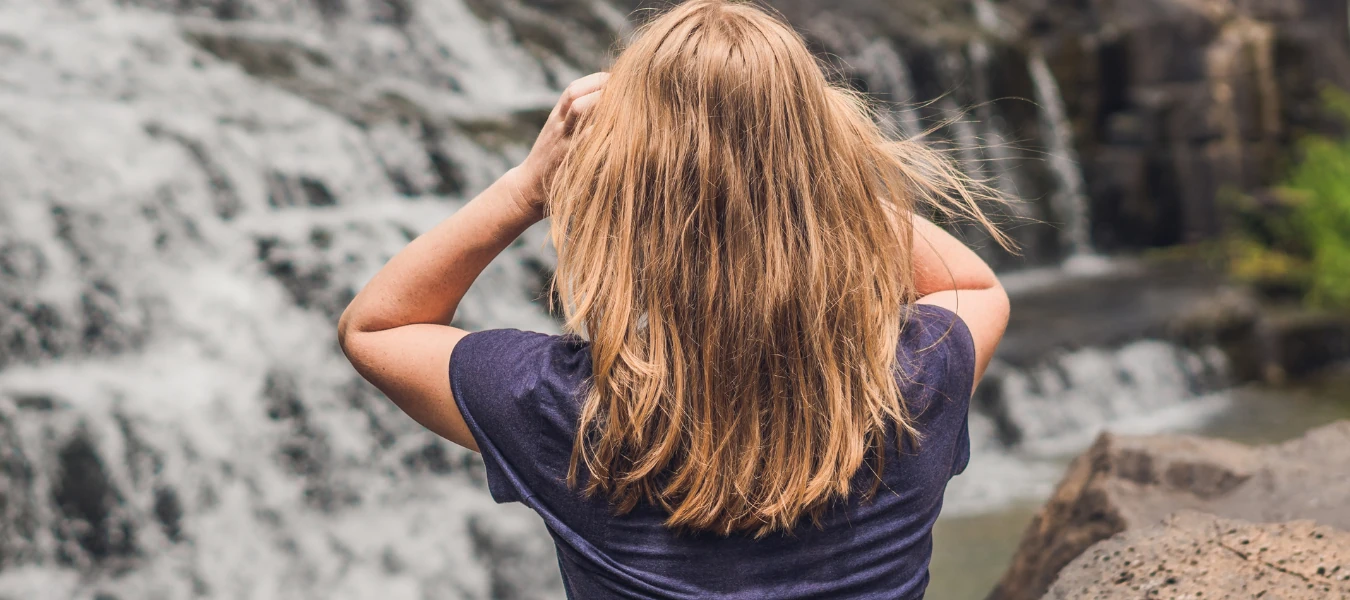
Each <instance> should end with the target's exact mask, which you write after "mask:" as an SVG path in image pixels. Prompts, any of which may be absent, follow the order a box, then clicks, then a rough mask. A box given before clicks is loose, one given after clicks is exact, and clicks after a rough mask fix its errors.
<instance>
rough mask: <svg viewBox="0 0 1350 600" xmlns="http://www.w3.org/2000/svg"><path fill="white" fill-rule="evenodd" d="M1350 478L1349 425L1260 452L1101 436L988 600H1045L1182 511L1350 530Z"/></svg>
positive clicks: (1203, 442)
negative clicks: (1108, 552) (1123, 540)
mask: <svg viewBox="0 0 1350 600" xmlns="http://www.w3.org/2000/svg"><path fill="white" fill-rule="evenodd" d="M1347 472H1350V421H1342V422H1340V423H1336V424H1333V425H1328V426H1326V427H1322V428H1320V429H1315V430H1313V431H1311V432H1309V433H1308V434H1307V435H1305V436H1304V437H1303V438H1300V439H1297V440H1293V441H1290V442H1287V443H1284V444H1280V445H1275V446H1264V447H1255V448H1253V447H1248V446H1243V445H1241V444H1236V443H1232V442H1226V441H1222V440H1208V439H1203V438H1198V437H1190V436H1149V437H1120V436H1113V435H1110V434H1105V435H1103V436H1102V437H1101V438H1099V439H1098V441H1097V443H1096V444H1094V445H1093V446H1092V448H1091V449H1089V450H1088V451H1087V452H1085V453H1084V454H1083V455H1081V456H1079V457H1078V458H1077V459H1075V460H1074V462H1073V464H1072V465H1071V466H1070V467H1069V472H1068V474H1067V475H1065V477H1064V480H1063V481H1061V482H1060V484H1059V487H1058V489H1056V491H1055V494H1054V495H1053V496H1052V497H1051V499H1050V501H1049V502H1047V503H1046V505H1045V506H1044V507H1043V508H1042V509H1041V511H1040V512H1039V513H1038V514H1037V515H1036V517H1035V519H1034V520H1033V521H1032V523H1031V525H1030V526H1028V527H1027V530H1026V532H1025V533H1024V534H1023V537H1022V542H1021V545H1020V546H1019V547H1018V551H1017V555H1016V556H1015V557H1014V559H1013V564H1012V565H1011V566H1010V567H1009V569H1008V571H1007V572H1006V573H1005V574H1004V576H1003V579H1002V580H1001V581H1000V582H999V584H998V587H997V588H996V589H995V590H994V591H993V593H991V594H990V596H989V598H990V599H991V600H1021V599H1033V598H1039V597H1041V596H1042V594H1044V593H1045V592H1046V590H1047V589H1049V588H1050V585H1051V584H1052V583H1053V582H1054V581H1055V579H1056V577H1059V576H1060V574H1061V573H1067V572H1068V571H1065V570H1064V569H1065V565H1067V564H1069V563H1070V562H1071V561H1073V560H1074V559H1075V558H1077V557H1079V556H1080V555H1082V554H1083V553H1084V551H1086V550H1087V549H1088V548H1089V547H1092V546H1093V545H1094V544H1096V543H1098V542H1100V541H1102V540H1105V539H1107V538H1110V537H1111V536H1114V535H1116V534H1118V533H1121V532H1135V531H1137V530H1140V529H1143V528H1147V527H1151V526H1153V525H1155V524H1157V523H1159V522H1161V521H1162V520H1163V519H1164V518H1166V517H1168V516H1169V515H1172V514H1173V513H1176V512H1177V511H1180V510H1196V511H1203V512H1205V513H1210V514H1213V515H1218V516H1220V517H1225V518H1236V519H1245V520H1249V521H1256V522H1264V523H1279V522H1285V521H1292V520H1297V519H1311V520H1313V521H1316V522H1317V523H1319V524H1321V525H1327V526H1331V527H1337V528H1341V529H1350V509H1347V506H1350V481H1347V480H1346V478H1345V473H1347ZM1290 527H1295V526H1292V525H1291V526H1290ZM1128 535H1130V536H1134V535H1136V534H1134V533H1130V534H1128ZM1128 539H1136V538H1135V537H1129V538H1128ZM1159 552H1163V553H1164V554H1165V553H1166V552H1172V550H1166V551H1165V552H1164V551H1163V550H1159ZM1327 568H1328V569H1329V568H1331V566H1330V565H1328V566H1327ZM1216 576H1217V575H1216ZM1132 591H1133V590H1132ZM1134 592H1135V593H1136V595H1135V596H1133V597H1138V595H1137V594H1138V592H1137V591H1134ZM1055 597H1056V598H1058V597H1066V598H1067V597H1084V598H1087V597H1099V596H1091V595H1089V596H1055ZM1100 597H1102V598H1112V597H1116V596H1109V595H1108V596H1100ZM1166 597H1173V596H1172V595H1170V594H1169V595H1168V596H1166ZM1177 597H1181V596H1177ZM1219 597H1225V596H1219ZM1241 597H1247V596H1241ZM1275 597H1285V596H1275ZM1318 597H1322V596H1318Z"/></svg>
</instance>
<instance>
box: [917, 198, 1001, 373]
mask: <svg viewBox="0 0 1350 600" xmlns="http://www.w3.org/2000/svg"><path fill="white" fill-rule="evenodd" d="M913 256H914V271H915V284H916V286H917V288H918V294H919V303H920V304H932V305H936V306H941V307H943V308H946V309H948V310H951V311H952V312H954V313H956V314H957V316H959V317H961V320H963V321H965V322H966V326H967V327H969V328H970V334H971V337H972V338H974V341H975V383H976V384H977V385H978V384H979V382H980V378H981V377H983V376H984V370H985V368H986V367H988V366H989V361H990V360H991V359H992V358H993V357H994V350H995V349H997V348H998V343H999V341H1000V340H1002V339H1003V332H1004V330H1005V329H1007V327H1008V317H1009V314H1010V310H1011V309H1010V306H1009V303H1008V293H1007V292H1005V291H1004V290H1003V285H1002V284H1001V283H999V281H998V277H997V276H995V275H994V270H993V269H991V268H989V265H988V264H986V263H985V262H984V260H983V259H981V258H980V257H979V255H977V254H975V251H974V250H971V249H970V248H968V247H967V246H966V245H965V244H963V243H961V240H958V239H956V238H955V237H953V236H952V235H951V234H950V233H947V232H946V231H943V230H942V228H941V227H938V226H937V225H934V224H933V223H931V222H929V221H928V220H927V219H924V218H923V217H920V216H917V215H915V216H914V255H913Z"/></svg>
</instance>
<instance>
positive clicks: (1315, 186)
mask: <svg viewBox="0 0 1350 600" xmlns="http://www.w3.org/2000/svg"><path fill="white" fill-rule="evenodd" d="M1325 103H1326V106H1327V108H1328V109H1329V110H1330V111H1332V112H1334V113H1336V114H1337V115H1339V116H1341V117H1343V118H1344V119H1345V120H1346V122H1347V123H1350V94H1346V93H1345V92H1339V91H1328V92H1327V93H1326V94H1325ZM1238 208H1239V210H1238V218H1239V219H1240V220H1242V223H1241V225H1240V226H1239V228H1238V229H1239V232H1240V233H1239V234H1238V235H1236V236H1234V238H1233V239H1232V240H1230V259H1231V263H1230V264H1231V266H1232V269H1233V271H1234V274H1235V275H1237V276H1239V277H1243V278H1246V279H1250V280H1255V281H1261V282H1271V281H1278V282H1280V283H1283V284H1287V285H1293V286H1296V287H1298V288H1299V289H1301V290H1302V291H1303V292H1304V293H1305V295H1306V298H1307V300H1308V301H1309V302H1311V303H1312V304H1314V305H1317V306H1321V307H1326V308H1340V309H1350V137H1347V138H1341V139H1333V138H1331V137H1327V136H1309V137H1307V138H1305V139H1304V140H1302V142H1301V143H1300V144H1299V162H1298V163H1297V164H1296V165H1295V166H1294V167H1293V169H1292V170H1291V171H1290V173H1289V176H1288V177H1287V178H1286V180H1285V182H1284V185H1282V186H1281V187H1280V188H1278V189H1277V190H1275V192H1274V193H1273V194H1272V196H1271V197H1270V198H1267V199H1265V202H1264V203H1262V202H1258V201H1256V200H1254V199H1252V198H1246V199H1244V200H1243V201H1242V205H1241V206H1239V207H1238ZM1256 215H1260V216H1259V217H1257V216H1256Z"/></svg>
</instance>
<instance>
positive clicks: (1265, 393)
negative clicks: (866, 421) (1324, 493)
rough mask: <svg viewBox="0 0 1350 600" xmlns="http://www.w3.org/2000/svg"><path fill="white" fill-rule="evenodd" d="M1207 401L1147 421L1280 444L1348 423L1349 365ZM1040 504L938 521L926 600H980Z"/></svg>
mask: <svg viewBox="0 0 1350 600" xmlns="http://www.w3.org/2000/svg"><path fill="white" fill-rule="evenodd" d="M1207 401H1209V402H1211V403H1215V404H1219V405H1221V407H1222V408H1220V409H1218V410H1215V411H1214V412H1212V413H1210V414H1209V415H1207V416H1206V417H1204V418H1202V419H1200V420H1197V421H1190V422H1187V421H1182V422H1178V423H1174V424H1171V426H1169V425H1168V424H1167V423H1165V422H1162V421H1154V423H1155V424H1157V425H1158V426H1159V428H1160V430H1163V429H1166V430H1171V431H1186V432H1195V433H1199V434H1202V435H1208V436H1215V437H1220V438H1225V439H1230V440H1234V441H1238V442H1242V443H1247V444H1269V443H1276V442H1282V441H1285V440H1288V439H1292V438H1295V437H1298V436H1300V435H1302V434H1303V433H1304V432H1305V431H1307V430H1309V429H1311V428H1313V427H1316V426H1318V425H1323V424H1326V423H1330V422H1333V421H1337V420H1340V419H1350V365H1347V366H1345V367H1343V368H1341V369H1339V370H1333V371H1331V372H1329V373H1326V374H1324V375H1322V376H1319V377H1316V378H1313V379H1311V380H1309V381H1306V382H1300V383H1299V384H1297V385H1293V386H1287V387H1275V386H1266V385H1252V386H1246V387H1241V388H1238V389H1234V390H1229V391H1226V392H1220V393H1217V394H1214V395H1211V396H1210V397H1209V398H1208V399H1207ZM1109 429H1112V430H1118V429H1119V428H1118V427H1114V426H1113V427H1109ZM1126 430H1129V428H1128V427H1127V428H1126ZM1073 456H1074V455H1073V454H1071V453H1065V454H1061V455H1059V456H1057V457H1055V458H1054V459H1052V462H1054V463H1056V464H1057V466H1058V467H1059V469H1058V470H1057V471H1056V473H1057V475H1056V477H1058V475H1059V474H1062V473H1063V467H1065V466H1067V465H1068V463H1069V461H1070V460H1071V459H1072V458H1073ZM977 460H978V459H977ZM962 477H965V475H963V476H962ZM957 481H959V478H958V480H957ZM1042 499H1043V498H1032V497H1023V498H1020V499H1018V500H1016V501H1012V502H1009V503H1008V504H1006V505H1005V506H1002V507H999V508H998V509H995V510H992V511H988V512H982V513H977V514H967V515H953V516H948V517H944V518H943V519H941V520H940V521H939V522H938V526H937V529H936V531H935V533H934V551H933V564H932V581H931V583H930V585H929V593H928V596H929V597H930V598H935V599H941V600H980V599H982V598H984V597H985V595H986V594H987V593H988V592H989V590H991V589H993V587H994V584H995V583H996V582H997V581H998V578H999V577H1000V576H1001V575H1002V574H1003V571H1004V569H1006V568H1007V566H1008V564H1009V562H1010V561H1011V559H1012V556H1013V553H1014V551H1016V549H1017V543H1018V541H1019V540H1020V539H1021V536H1022V531H1023V529H1025V528H1026V526H1027V524H1028V523H1030V522H1031V518H1032V515H1034V514H1035V512H1036V510H1037V509H1038V508H1039V506H1040V502H1039V501H1040V500H1042Z"/></svg>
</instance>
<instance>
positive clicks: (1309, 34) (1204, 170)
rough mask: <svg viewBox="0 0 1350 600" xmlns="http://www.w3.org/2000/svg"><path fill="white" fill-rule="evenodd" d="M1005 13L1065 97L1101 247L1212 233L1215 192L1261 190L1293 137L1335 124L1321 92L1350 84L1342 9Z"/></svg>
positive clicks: (1077, 6) (1265, 0) (1274, 1)
mask: <svg viewBox="0 0 1350 600" xmlns="http://www.w3.org/2000/svg"><path fill="white" fill-rule="evenodd" d="M1009 8H1010V9H1011V10H1010V12H1012V13H1014V14H1016V15H1020V17H1021V18H1022V19H1023V26H1024V27H1025V30H1024V31H1026V32H1027V33H1028V34H1029V37H1030V40H1031V41H1032V42H1033V43H1037V44H1040V45H1042V46H1043V47H1046V48H1047V50H1048V52H1049V55H1050V60H1051V63H1052V66H1053V68H1054V71H1055V74H1056V75H1057V76H1058V77H1059V79H1060V81H1061V85H1062V87H1063V88H1064V89H1065V100H1066V103H1067V104H1068V105H1069V106H1068V110H1069V113H1070V114H1071V115H1072V118H1073V122H1074V129H1075V132H1076V133H1077V135H1078V139H1077V141H1078V147H1079V149H1080V154H1081V155H1082V157H1083V168H1084V171H1085V175H1086V177H1087V179H1088V182H1089V187H1090V190H1091V197H1092V209H1093V210H1092V212H1093V215H1094V219H1093V220H1094V231H1093V233H1094V234H1095V239H1096V240H1097V241H1098V242H1099V243H1101V244H1104V245H1118V244H1127V245H1137V244H1168V243H1175V242H1178V241H1184V240H1191V239H1196V238H1201V237H1207V236H1210V235H1213V234H1214V233H1216V232H1217V231H1218V230H1219V229H1220V227H1221V226H1222V223H1221V219H1220V216H1219V211H1220V209H1219V207H1218V206H1217V204H1216V201H1217V199H1218V198H1219V197H1220V195H1221V194H1222V193H1224V189H1225V188H1226V187H1231V188H1234V189H1248V190H1250V189H1253V188H1258V187H1261V186H1265V185H1269V184H1270V183H1272V181H1273V179H1274V178H1276V177H1278V176H1279V172H1278V165H1279V164H1280V159H1281V158H1284V157H1286V156H1287V155H1288V153H1289V152H1291V151H1292V147H1291V142H1292V141H1293V140H1295V139H1296V138H1297V137H1298V136H1299V135H1301V134H1303V133H1306V132H1308V131H1326V130H1329V129H1334V128H1335V127H1336V125H1335V124H1334V123H1333V122H1331V121H1329V120H1328V117H1327V115H1326V113H1325V112H1324V111H1323V110H1322V107H1321V104H1320V100H1319V98H1320V96H1319V93H1320V88H1321V87H1322V86H1323V85H1326V84H1332V85H1338V86H1341V87H1345V86H1347V85H1350V45H1348V44H1347V14H1346V10H1347V9H1346V3H1344V2H1339V1H1331V0H1251V1H1241V0H1222V1H1215V2H1190V1H1183V0H1147V1H1143V2H1109V1H1105V0H1094V1H1090V2H1080V3H1074V5H1073V6H1070V5H1068V3H1064V2H1046V1H1045V0H1014V1H1012V2H1010V3H1009Z"/></svg>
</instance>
